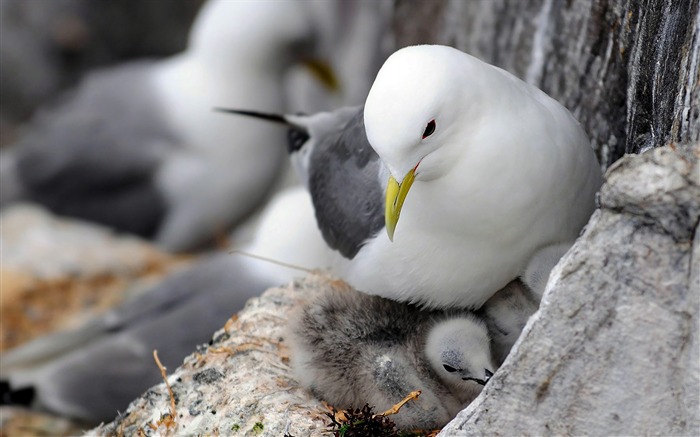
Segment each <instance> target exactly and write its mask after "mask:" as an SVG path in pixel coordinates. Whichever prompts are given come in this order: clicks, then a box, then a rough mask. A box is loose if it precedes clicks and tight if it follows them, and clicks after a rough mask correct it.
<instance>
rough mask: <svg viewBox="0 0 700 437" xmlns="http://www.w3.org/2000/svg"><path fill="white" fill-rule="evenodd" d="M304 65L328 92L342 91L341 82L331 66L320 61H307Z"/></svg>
mask: <svg viewBox="0 0 700 437" xmlns="http://www.w3.org/2000/svg"><path fill="white" fill-rule="evenodd" d="M303 65H304V66H305V67H306V68H308V69H309V71H311V74H312V75H313V76H314V77H315V78H316V79H318V81H319V82H321V84H322V85H323V86H325V87H326V88H327V89H328V90H330V91H340V81H339V80H338V77H337V76H336V75H335V72H334V71H333V68H332V67H331V66H330V64H328V63H327V62H324V61H322V60H320V59H306V60H304V62H303Z"/></svg>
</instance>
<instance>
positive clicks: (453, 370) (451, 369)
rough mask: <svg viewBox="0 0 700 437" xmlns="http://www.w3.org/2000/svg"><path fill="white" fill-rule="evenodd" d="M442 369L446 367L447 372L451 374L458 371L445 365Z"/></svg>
mask: <svg viewBox="0 0 700 437" xmlns="http://www.w3.org/2000/svg"><path fill="white" fill-rule="evenodd" d="M442 367H444V368H445V370H447V371H448V372H450V373H453V372H456V371H457V369H455V368H454V367H452V366H448V365H447V364H443V365H442Z"/></svg>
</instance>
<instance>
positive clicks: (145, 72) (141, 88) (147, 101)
mask: <svg viewBox="0 0 700 437" xmlns="http://www.w3.org/2000/svg"><path fill="white" fill-rule="evenodd" d="M152 66H153V63H151V62H141V63H136V64H129V65H127V66H123V67H118V68H112V69H109V70H104V71H101V72H97V73H94V74H92V75H90V77H88V78H87V79H86V81H84V82H83V83H82V85H81V86H80V87H79V88H78V89H77V90H76V91H74V93H72V94H70V95H67V96H65V97H64V99H63V101H62V103H61V104H59V105H58V106H56V107H54V108H51V109H50V110H46V111H44V112H43V113H41V114H39V115H38V116H37V117H36V118H35V120H34V121H33V123H32V124H31V125H30V126H29V133H28V134H27V135H26V136H24V137H23V138H22V139H21V140H20V142H19V143H18V144H17V147H16V149H15V150H14V152H15V153H16V163H17V164H16V165H17V171H16V174H17V177H18V178H19V179H20V182H21V184H22V186H23V188H24V190H25V192H26V193H27V195H28V197H29V200H32V201H35V202H38V203H41V204H43V205H45V206H47V207H48V208H50V209H51V210H53V211H54V212H56V213H58V214H61V215H68V216H73V217H78V218H82V219H87V220H90V221H96V222H99V223H103V224H106V225H108V226H111V227H114V228H116V229H120V230H124V231H128V232H131V233H135V234H138V235H143V236H150V235H152V234H153V232H155V229H156V227H157V225H158V223H159V222H160V220H161V218H162V216H163V215H164V213H165V204H164V200H163V199H162V198H161V196H160V195H159V193H158V192H157V190H156V187H155V185H154V180H153V177H154V173H155V170H156V169H157V167H158V165H159V163H160V162H161V161H162V159H163V157H164V156H165V155H166V154H167V153H168V149H170V148H172V147H176V145H177V144H178V139H177V136H176V135H175V134H174V131H173V130H172V129H171V128H170V127H169V126H168V125H167V124H166V123H165V122H164V121H163V119H162V115H161V114H162V110H161V108H160V107H159V106H158V102H157V99H156V98H155V95H154V94H153V91H152V90H151V89H149V80H148V79H149V71H150V70H151V69H152Z"/></svg>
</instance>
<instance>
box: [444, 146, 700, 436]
mask: <svg viewBox="0 0 700 437" xmlns="http://www.w3.org/2000/svg"><path fill="white" fill-rule="evenodd" d="M699 159H700V145H695V146H694V147H689V146H683V147H681V146H670V147H664V148H660V149H656V150H654V151H650V152H648V153H645V154H643V155H640V156H626V157H624V158H623V159H621V160H620V161H618V162H617V163H616V164H614V165H613V167H612V168H611V169H610V172H609V173H608V175H607V182H606V184H605V185H604V186H603V189H602V191H601V194H600V203H601V209H600V210H598V211H597V212H596V213H595V215H594V216H593V218H592V219H591V221H590V222H589V224H588V226H587V228H586V230H585V232H584V234H583V235H582V236H581V238H579V240H578V241H577V243H576V245H575V246H574V247H573V248H572V250H571V251H569V253H568V254H567V255H566V256H565V257H564V259H563V260H562V261H561V262H560V263H559V264H558V265H557V267H556V268H555V270H554V271H553V273H552V276H551V277H550V281H549V284H548V286H547V290H546V292H545V296H544V298H543V301H542V305H541V307H540V311H539V312H538V313H537V315H536V316H534V317H533V318H532V319H531V320H530V322H529V323H528V325H527V326H526V328H525V331H524V333H523V335H522V336H521V337H520V339H519V341H518V343H517V344H516V346H515V347H514V349H513V351H511V354H510V356H509V357H508V359H507V360H506V362H505V363H504V365H503V367H501V369H500V370H499V371H498V372H497V373H496V375H495V376H494V378H493V379H491V381H490V383H489V384H488V385H487V386H486V388H485V390H484V391H483V392H482V394H481V395H480V397H479V398H477V400H475V401H474V402H473V403H472V404H471V405H470V406H469V407H468V408H467V409H466V410H464V411H462V412H461V413H460V414H459V415H458V416H457V418H456V419H454V420H453V421H452V422H451V423H450V424H448V425H447V426H446V427H445V428H444V429H443V431H442V433H441V434H440V435H444V436H467V435H468V436H478V435H489V436H498V435H552V434H553V435H688V436H690V435H697V433H698V431H699V430H700V403H699V399H698V398H699V396H700V232H698V220H699V218H700V165H699V164H698V160H699ZM640 180H644V181H645V183H644V184H639V181H640Z"/></svg>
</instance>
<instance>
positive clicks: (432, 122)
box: [423, 120, 435, 138]
mask: <svg viewBox="0 0 700 437" xmlns="http://www.w3.org/2000/svg"><path fill="white" fill-rule="evenodd" d="M433 132H435V120H430V122H429V123H428V124H427V125H426V126H425V130H424V131H423V138H427V137H429V136H431V135H432V134H433Z"/></svg>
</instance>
